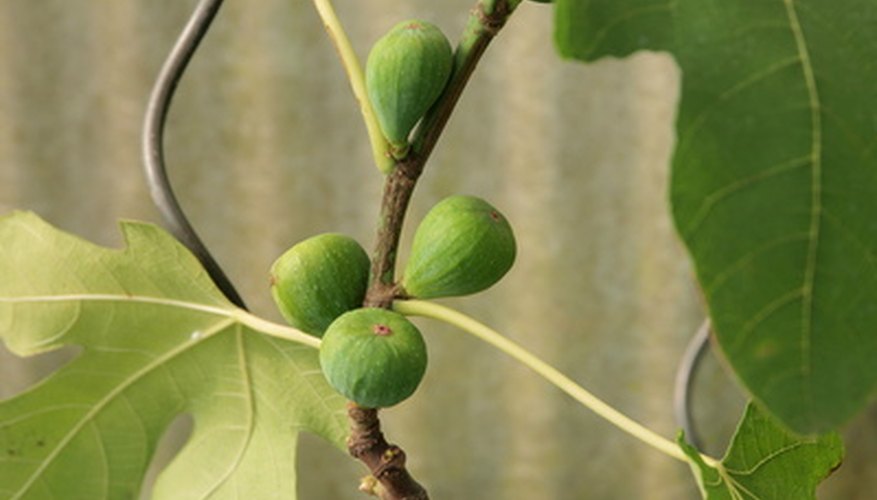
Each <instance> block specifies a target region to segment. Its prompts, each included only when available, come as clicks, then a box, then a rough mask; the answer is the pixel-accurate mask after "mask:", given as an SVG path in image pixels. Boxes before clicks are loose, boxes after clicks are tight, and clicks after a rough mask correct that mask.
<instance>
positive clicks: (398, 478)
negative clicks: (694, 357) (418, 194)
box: [348, 0, 513, 499]
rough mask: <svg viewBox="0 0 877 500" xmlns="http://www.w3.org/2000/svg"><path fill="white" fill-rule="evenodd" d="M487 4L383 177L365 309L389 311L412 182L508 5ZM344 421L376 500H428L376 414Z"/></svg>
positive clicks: (360, 413) (498, 0) (476, 12)
mask: <svg viewBox="0 0 877 500" xmlns="http://www.w3.org/2000/svg"><path fill="white" fill-rule="evenodd" d="M489 3H490V4H491V5H492V8H491V10H490V12H489V13H487V11H486V10H485V8H484V2H478V3H477V4H476V6H475V8H474V9H473V10H472V13H471V15H470V16H469V21H468V23H467V26H466V30H465V31H464V33H463V36H462V38H461V40H460V42H459V44H458V45H457V49H456V51H455V54H454V69H453V71H452V73H451V77H450V79H449V81H448V84H447V86H446V87H445V90H444V91H443V93H442V95H441V97H439V99H438V101H437V102H436V104H434V105H433V106H432V108H431V109H430V110H429V111H428V112H427V113H426V116H425V117H424V118H423V119H422V120H421V123H420V125H419V126H418V128H417V130H416V131H415V135H414V140H413V142H412V145H413V147H412V148H411V151H410V152H409V153H408V155H407V156H405V158H404V159H402V160H400V161H398V162H397V163H396V166H395V167H394V168H393V169H392V171H391V172H390V174H389V175H387V178H386V181H385V183H384V191H383V197H382V199H381V209H380V214H379V219H378V228H377V238H376V242H375V249H374V252H373V254H372V267H371V278H370V280H371V281H370V284H369V288H368V291H367V293H366V298H365V301H364V305H365V306H367V307H383V308H391V307H392V303H393V298H394V296H395V295H396V291H397V288H396V284H395V267H396V255H397V251H398V246H399V236H400V234H401V233H402V225H403V224H404V222H405V214H406V212H407V210H408V203H409V201H410V200H411V195H412V193H413V192H414V187H415V186H416V184H417V179H418V178H419V177H420V174H421V173H422V172H423V168H424V165H425V164H426V161H427V160H428V159H429V156H430V154H431V153H432V150H433V148H434V147H435V145H436V143H437V142H438V139H439V137H440V136H441V133H442V131H443V130H444V127H445V124H446V123H447V121H448V118H449V117H450V115H451V112H452V111H453V109H454V106H455V105H456V104H457V101H458V100H459V98H460V95H461V94H462V92H463V89H464V88H465V86H466V84H467V82H468V81H469V77H470V76H471V74H472V71H473V70H474V68H475V66H476V65H477V64H478V61H479V60H480V59H481V56H482V54H484V51H485V49H486V48H487V46H488V44H489V43H490V41H491V40H492V39H493V37H494V36H496V34H497V32H498V31H499V30H500V29H501V28H502V26H503V25H504V24H505V22H506V20H507V19H508V17H509V16H510V15H511V13H512V11H513V9H512V8H511V7H509V2H508V0H493V1H490V2H489ZM348 417H349V420H350V422H351V427H352V433H351V436H350V440H349V441H348V450H349V451H350V453H351V454H352V455H353V456H355V457H356V458H358V459H359V460H360V461H362V462H363V463H365V464H366V465H367V466H368V467H369V469H370V470H371V472H372V475H373V476H374V477H375V478H376V479H377V480H378V481H379V482H380V485H381V487H382V489H381V491H380V494H381V496H382V497H383V498H385V499H403V498H404V499H425V498H428V496H427V493H426V490H425V489H424V488H423V487H422V486H421V485H420V484H419V483H417V481H415V480H414V478H412V477H411V475H410V474H408V472H407V470H406V469H405V460H404V458H405V453H404V452H403V451H402V449H401V448H399V447H398V446H395V445H391V444H389V443H387V441H386V440H385V439H384V437H383V435H382V434H381V433H380V430H379V429H380V421H379V420H378V412H377V411H376V410H367V409H363V408H359V407H357V406H356V405H351V406H350V407H349V409H348Z"/></svg>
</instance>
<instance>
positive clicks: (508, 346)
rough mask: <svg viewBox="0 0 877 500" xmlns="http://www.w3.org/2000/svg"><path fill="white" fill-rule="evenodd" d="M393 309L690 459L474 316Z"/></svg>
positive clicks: (414, 306)
mask: <svg viewBox="0 0 877 500" xmlns="http://www.w3.org/2000/svg"><path fill="white" fill-rule="evenodd" d="M393 309H394V310H396V311H397V312H399V313H401V314H404V315H406V316H423V317H426V318H432V319H436V320H439V321H443V322H445V323H448V324H450V325H453V326H456V327H457V328H459V329H461V330H463V331H465V332H467V333H470V334H472V335H474V336H475V337H477V338H479V339H481V340H483V341H485V342H487V343H488V344H490V345H492V346H494V347H496V348H497V349H499V350H500V351H502V352H504V353H506V354H508V355H509V356H511V357H513V358H515V359H516V360H518V361H520V362H521V363H522V364H524V365H525V366H527V367H528V368H530V369H531V370H533V371H534V372H536V373H537V374H539V375H540V376H541V377H542V378H544V379H545V380H547V381H548V382H550V383H552V384H553V385H555V386H556V387H557V388H559V389H560V390H562V391H563V392H565V393H567V394H568V395H569V396H571V397H572V398H573V399H575V400H576V401H578V402H579V403H581V404H582V405H584V406H585V407H587V408H588V409H590V410H591V411H593V412H594V413H596V414H597V415H599V416H600V417H602V418H604V419H606V420H607V421H609V423H611V424H612V425H614V426H616V427H618V428H619V429H621V430H623V431H624V432H626V433H628V434H630V435H631V436H633V437H635V438H637V439H639V440H640V441H642V442H644V443H646V444H648V445H649V446H652V447H653V448H655V449H657V450H658V451H660V452H662V453H664V454H666V455H668V456H670V457H673V458H675V459H677V460H681V461H683V462H688V461H689V460H688V457H686V456H685V453H683V452H682V449H680V448H679V446H677V445H676V443H674V442H673V441H670V440H669V439H667V438H665V437H663V436H661V435H659V434H657V433H656V432H654V431H653V430H651V429H649V428H647V427H645V426H643V425H642V424H640V423H639V422H636V421H635V420H633V419H631V418H630V417H628V416H627V415H625V414H623V413H621V412H620V411H618V410H616V409H615V408H613V407H612V406H609V405H608V404H606V403H605V402H603V401H602V400H600V399H599V398H597V397H596V396H594V395H593V394H591V393H590V392H588V391H587V390H586V389H585V388H583V387H582V386H580V385H578V384H577V383H575V382H574V381H573V380H572V379H570V378H569V377H567V376H566V375H564V374H563V373H561V372H560V371H558V370H557V369H556V368H554V367H553V366H551V365H549V364H548V363H546V362H544V361H542V360H541V359H539V358H537V357H536V356H534V355H533V354H532V353H530V352H529V351H527V350H526V349H524V348H523V347H521V346H520V345H518V344H516V343H514V342H512V341H511V340H509V339H507V338H506V337H503V336H502V335H500V334H499V333H498V332H496V331H495V330H492V329H491V328H489V327H487V326H486V325H484V324H482V323H479V322H478V321H476V320H475V319H473V318H470V317H469V316H466V315H465V314H463V313H461V312H459V311H456V310H454V309H451V308H449V307H445V306H442V305H439V304H436V303H434V302H426V301H422V300H402V301H396V302H394V303H393ZM703 460H704V462H706V463H707V464H708V465H711V466H713V467H715V466H717V465H718V461H717V460H716V459H714V458H712V457H709V456H705V455H704V456H703Z"/></svg>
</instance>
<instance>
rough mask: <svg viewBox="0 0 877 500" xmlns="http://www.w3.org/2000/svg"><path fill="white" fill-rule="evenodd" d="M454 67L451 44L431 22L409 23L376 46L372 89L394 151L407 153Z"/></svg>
mask: <svg viewBox="0 0 877 500" xmlns="http://www.w3.org/2000/svg"><path fill="white" fill-rule="evenodd" d="M452 67H453V54H452V51H451V44H450V42H448V39H447V38H446V37H445V35H444V34H443V33H442V32H441V30H440V29H439V28H438V27H436V26H435V25H433V24H431V23H428V22H426V21H420V20H416V19H415V20H408V21H403V22H401V23H399V24H397V25H396V26H394V27H393V28H392V29H391V30H390V31H389V32H388V33H387V34H386V35H384V36H383V37H382V38H381V39H380V40H378V41H377V42H376V43H375V44H374V46H373V47H372V49H371V52H369V55H368V60H367V61H366V67H365V79H366V88H367V90H368V96H369V100H370V101H371V103H372V106H373V107H374V110H375V114H376V115H377V119H378V123H380V125H381V130H382V131H383V133H384V137H386V138H387V141H389V142H390V144H391V146H392V147H393V149H394V150H396V151H405V150H407V146H408V134H409V133H410V132H411V129H413V128H414V125H416V124H417V122H418V121H419V120H420V118H421V117H422V116H423V115H424V114H425V113H426V111H427V110H428V109H429V107H430V106H432V104H433V103H434V102H435V101H436V99H438V97H439V95H441V93H442V90H443V89H444V88H445V84H446V83H447V81H448V78H449V77H450V75H451V69H452Z"/></svg>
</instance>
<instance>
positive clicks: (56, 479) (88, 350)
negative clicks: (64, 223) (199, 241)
mask: <svg viewBox="0 0 877 500" xmlns="http://www.w3.org/2000/svg"><path fill="white" fill-rule="evenodd" d="M122 231H123V233H124V236H125V239H126V241H127V248H125V249H124V250H113V249H107V248H102V247H98V246H95V245H92V244H90V243H88V242H86V241H83V240H80V239H78V238H76V237H74V236H71V235H69V234H65V233H63V232H61V231H59V230H57V229H55V228H53V227H51V226H49V225H48V224H46V223H45V222H44V221H42V220H41V219H39V218H38V217H37V216H35V215H33V214H30V213H16V214H13V215H11V216H6V217H3V218H0V276H2V277H3V279H2V280H0V338H2V339H3V341H5V343H6V344H7V345H8V346H9V347H10V348H11V349H12V350H13V351H14V352H15V353H16V354H19V355H22V356H26V355H30V354H34V353H38V352H42V351H46V350H49V349H53V348H56V347H58V346H62V345H76V346H80V347H81V351H80V353H79V355H78V356H77V357H76V359H75V360H73V361H72V362H70V363H69V364H67V365H66V366H64V367H63V368H61V369H59V370H58V371H57V372H56V373H54V374H53V375H51V376H50V377H48V378H47V379H46V380H44V381H42V382H41V383H39V384H38V385H36V386H35V387H33V388H31V389H30V390H29V391H27V392H25V393H23V394H20V395H18V396H17V397H14V398H12V399H9V400H6V401H3V402H0V496H2V497H3V498H16V499H18V498H33V499H41V498H95V499H97V498H136V496H137V492H138V491H139V490H140V486H141V481H142V479H143V474H144V471H145V469H146V467H147V466H148V464H149V461H150V459H151V457H152V454H153V452H154V451H155V446H156V442H157V441H158V439H159V438H160V437H161V435H162V433H163V432H164V430H165V428H166V426H167V425H168V424H169V423H170V422H171V421H172V420H173V419H174V417H176V416H177V415H180V414H182V413H188V414H191V415H192V418H193V419H194V424H195V425H194V431H193V434H192V436H191V438H190V439H189V441H188V443H187V444H186V446H185V448H184V449H183V450H182V451H181V452H180V454H179V455H178V456H177V457H176V458H175V460H174V461H173V462H172V463H171V465H169V466H168V468H167V469H166V470H165V471H164V472H163V473H162V475H161V476H160V478H159V480H158V483H157V484H156V487H155V490H154V498H158V499H161V498H173V499H185V498H199V499H200V498H207V497H208V496H209V497H211V498H225V497H237V496H238V494H239V492H240V491H239V489H240V488H243V489H244V490H245V491H246V494H247V495H248V496H250V497H252V498H260V499H261V498H293V497H294V496H295V448H296V439H297V434H298V432H299V431H301V430H307V431H311V432H314V433H317V434H319V435H321V436H323V437H324V438H326V439H328V440H330V441H331V442H333V443H335V444H336V445H337V446H339V447H340V446H342V442H343V439H344V435H345V433H346V429H345V421H344V418H343V411H344V408H343V401H342V398H340V397H339V396H337V395H336V394H335V392H334V391H333V390H332V389H331V388H329V386H328V385H327V384H326V383H325V381H324V379H323V377H322V375H321V373H320V371H319V365H318V362H317V350H316V349H314V348H313V347H309V346H305V345H302V344H299V343H296V342H291V341H289V340H286V339H281V338H277V336H269V335H265V334H264V333H261V332H260V331H259V330H268V329H272V330H278V329H281V328H283V327H279V325H273V324H272V323H268V322H266V321H264V320H260V319H258V318H255V317H253V316H251V315H249V314H247V313H246V312H245V311H242V310H240V309H237V308H235V307H234V306H233V305H231V304H230V303H229V302H227V301H226V300H225V298H224V297H223V296H222V294H221V293H220V292H219V291H218V290H217V289H216V287H215V286H214V285H213V283H212V282H211V281H210V279H209V278H208V277H207V275H206V273H205V272H204V271H203V269H202V268H201V267H200V265H199V264H198V262H197V261H196V260H195V258H194V257H193V256H192V255H191V254H189V253H188V251H187V250H185V249H184V248H183V247H182V246H181V245H180V244H178V243H177V242H176V241H175V240H174V239H173V238H171V237H170V236H169V235H168V234H167V233H165V232H164V231H162V230H161V229H159V228H157V227H154V226H151V225H148V224H141V223H124V224H123V225H122ZM272 325H273V326H272ZM285 330H288V333H289V335H288V336H289V337H290V338H293V339H294V338H297V337H296V336H297V335H298V336H301V337H302V338H309V337H307V336H306V335H304V334H301V333H299V332H297V331H295V330H292V329H285ZM275 334H276V332H275ZM260 485H263V486H260ZM260 488H264V489H260Z"/></svg>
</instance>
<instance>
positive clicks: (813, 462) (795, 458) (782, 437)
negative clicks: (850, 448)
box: [678, 403, 843, 500]
mask: <svg viewBox="0 0 877 500" xmlns="http://www.w3.org/2000/svg"><path fill="white" fill-rule="evenodd" d="M678 443H679V446H680V447H681V448H682V451H684V452H685V454H686V455H687V456H688V458H689V462H690V464H691V469H692V471H693V472H694V476H695V477H696V478H697V484H698V486H700V490H701V494H702V495H703V497H704V498H705V499H707V500H724V499H730V500H737V499H741V500H742V499H759V500H786V499H789V498H794V499H800V500H804V499H806V498H816V486H817V485H818V484H819V483H820V482H821V481H822V480H823V479H825V478H826V477H828V475H829V474H831V472H832V471H834V469H836V468H837V467H838V466H840V463H841V460H842V459H843V443H842V442H841V439H840V436H838V435H837V434H836V433H833V432H832V433H830V434H826V435H824V436H819V437H812V438H804V437H800V436H796V435H794V434H791V433H789V432H788V431H786V430H785V429H784V428H783V427H782V426H781V425H779V423H778V422H775V421H774V420H773V419H772V418H771V417H770V416H768V415H767V414H766V413H765V412H763V411H761V410H759V409H758V407H757V406H755V405H754V404H751V403H750V404H749V405H748V406H747V407H746V411H745V413H744V414H743V420H741V422H740V425H739V427H738V428H737V432H736V433H735V434H734V438H733V439H732V441H731V446H730V447H729V448H728V452H727V454H726V455H725V458H724V459H722V461H721V462H720V463H717V464H714V465H709V464H707V463H706V462H705V461H704V459H703V457H701V455H700V454H699V453H698V452H697V450H696V449H694V447H692V446H691V445H689V444H688V443H686V442H685V438H684V436H683V435H682V434H681V433H680V436H679V439H678Z"/></svg>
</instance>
